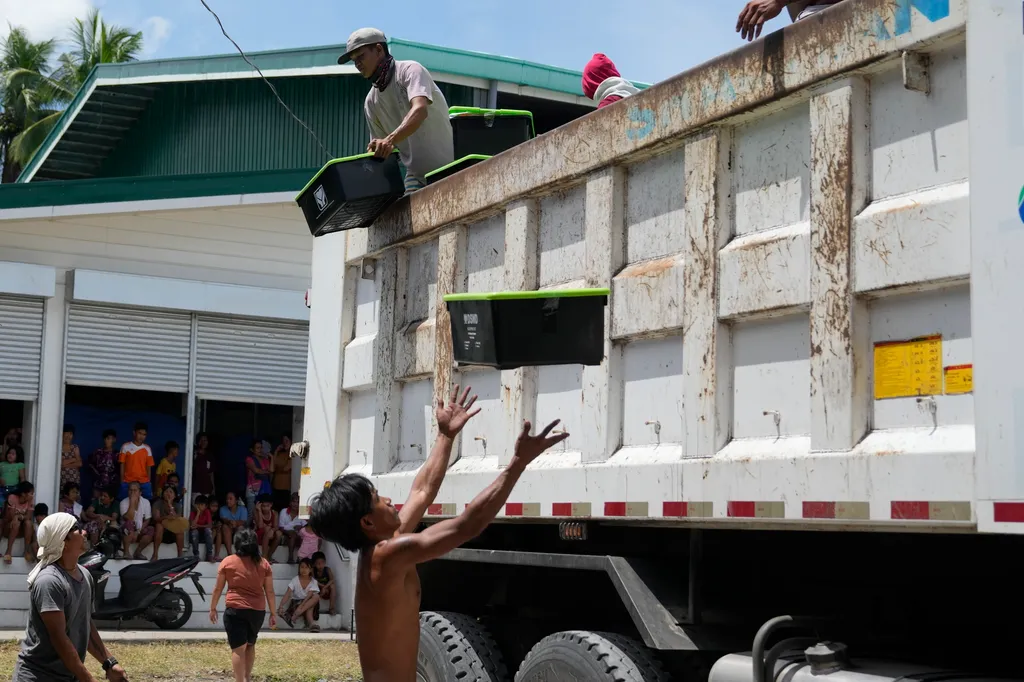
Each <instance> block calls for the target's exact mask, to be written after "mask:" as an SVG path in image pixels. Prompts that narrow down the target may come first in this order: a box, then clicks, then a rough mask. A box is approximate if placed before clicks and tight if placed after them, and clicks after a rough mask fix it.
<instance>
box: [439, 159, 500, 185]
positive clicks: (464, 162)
mask: <svg viewBox="0 0 1024 682" xmlns="http://www.w3.org/2000/svg"><path fill="white" fill-rule="evenodd" d="M489 158H491V157H489V156H484V155H483V154H470V155H469V156H463V157H462V158H461V159H456V160H454V161H452V162H451V163H449V164H448V165H447V166H441V167H440V168H438V169H437V170H435V171H430V172H429V173H427V175H426V177H425V178H424V179H425V180H426V181H427V184H428V185H432V184H434V183H435V182H437V181H438V180H444V179H445V178H447V177H448V176H449V175H455V174H456V173H458V172H459V171H460V170H464V169H466V168H469V167H470V166H475V165H476V164H478V163H480V162H481V161H486V160H487V159H489Z"/></svg>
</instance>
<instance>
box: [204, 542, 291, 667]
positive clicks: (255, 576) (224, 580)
mask: <svg viewBox="0 0 1024 682" xmlns="http://www.w3.org/2000/svg"><path fill="white" fill-rule="evenodd" d="M232 544H233V545H234V547H235V553H234V554H232V555H231V556H229V557H227V558H226V559H224V561H222V562H220V567H219V568H218V569H217V584H216V585H215V586H214V588H213V596H212V598H211V599H210V622H211V623H216V622H217V603H218V602H219V601H220V593H221V592H222V591H223V590H224V585H225V584H227V587H228V594H227V597H226V599H225V601H224V603H225V606H226V607H227V608H225V609H224V630H225V631H226V632H227V635H228V646H229V647H231V670H232V671H233V672H234V674H235V682H245V681H246V680H250V679H252V666H253V663H255V661H256V638H257V637H258V636H259V632H260V628H262V627H263V619H264V618H265V617H266V615H267V612H268V611H269V612H270V627H272V628H273V627H277V616H276V612H275V608H274V573H273V571H272V570H271V568H270V564H269V563H268V562H267V560H266V559H264V558H263V556H262V555H261V554H260V545H259V542H258V541H257V540H256V533H254V532H253V531H252V530H250V529H248V528H242V529H240V530H239V531H238V532H237V533H235V537H234V541H233V543H232Z"/></svg>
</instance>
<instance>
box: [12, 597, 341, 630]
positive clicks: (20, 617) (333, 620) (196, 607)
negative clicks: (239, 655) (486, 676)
mask: <svg viewBox="0 0 1024 682" xmlns="http://www.w3.org/2000/svg"><path fill="white" fill-rule="evenodd" d="M8 596H10V595H2V597H4V598H6V597H8ZM192 607H193V611H192V616H191V617H190V618H189V619H188V622H186V623H185V626H184V628H183V629H184V630H223V628H224V600H223V599H222V600H221V604H220V608H219V609H217V613H218V614H219V617H218V621H217V623H216V624H213V623H211V622H210V611H209V607H207V606H205V605H204V604H203V603H202V602H193V604H192ZM326 607H327V603H326V602H322V603H321V604H320V619H319V620H318V621H317V623H318V624H319V625H320V628H321V629H322V630H347V629H348V627H349V619H348V617H347V616H342V615H341V614H338V615H336V616H333V617H332V616H330V615H328V609H327V608H326ZM28 615H29V609H28V608H27V606H26V608H11V607H8V606H7V605H6V603H5V605H4V608H2V609H0V628H3V629H15V630H23V629H24V628H25V626H26V625H27V624H28ZM269 620H270V617H269V616H268V617H267V618H266V619H265V620H264V624H263V627H264V628H265V629H268V630H269V628H270V624H269ZM96 623H97V625H98V626H99V627H101V628H106V629H119V630H155V629H158V628H157V627H156V626H155V625H153V624H152V623H149V622H146V621H142V620H126V621H122V622H121V623H117V622H116V621H99V620H97V621H96ZM304 627H305V626H304V625H299V624H296V628H295V629H296V630H299V631H301V630H302V629H303V628H304ZM288 629H289V628H288V626H287V625H285V624H284V623H283V622H281V621H280V620H279V621H278V630H284V631H287V630H288Z"/></svg>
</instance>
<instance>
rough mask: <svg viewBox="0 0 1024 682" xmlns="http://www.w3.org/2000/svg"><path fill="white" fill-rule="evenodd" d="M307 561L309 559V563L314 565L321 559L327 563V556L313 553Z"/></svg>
mask: <svg viewBox="0 0 1024 682" xmlns="http://www.w3.org/2000/svg"><path fill="white" fill-rule="evenodd" d="M309 559H310V561H312V562H313V563H314V564H315V563H316V562H318V561H320V560H321V559H323V560H324V561H327V555H326V554H324V553H323V552H313V556H311V557H310V558H309Z"/></svg>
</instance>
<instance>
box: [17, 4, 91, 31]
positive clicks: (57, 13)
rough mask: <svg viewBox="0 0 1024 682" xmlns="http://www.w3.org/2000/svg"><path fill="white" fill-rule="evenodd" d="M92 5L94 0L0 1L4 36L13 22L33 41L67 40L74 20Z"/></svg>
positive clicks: (87, 11)
mask: <svg viewBox="0 0 1024 682" xmlns="http://www.w3.org/2000/svg"><path fill="white" fill-rule="evenodd" d="M92 7H93V3H92V1H91V0H43V1H40V0H34V1H33V0H0V17H2V19H0V38H3V37H6V36H7V33H8V30H9V29H8V25H11V26H21V27H23V28H24V29H25V30H26V31H28V34H29V37H30V38H32V40H47V39H49V38H57V39H60V40H63V39H64V38H65V36H66V35H67V31H68V26H69V25H70V24H71V21H72V20H73V19H75V18H77V17H85V16H86V15H87V14H88V13H89V10H90V9H92Z"/></svg>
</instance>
